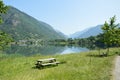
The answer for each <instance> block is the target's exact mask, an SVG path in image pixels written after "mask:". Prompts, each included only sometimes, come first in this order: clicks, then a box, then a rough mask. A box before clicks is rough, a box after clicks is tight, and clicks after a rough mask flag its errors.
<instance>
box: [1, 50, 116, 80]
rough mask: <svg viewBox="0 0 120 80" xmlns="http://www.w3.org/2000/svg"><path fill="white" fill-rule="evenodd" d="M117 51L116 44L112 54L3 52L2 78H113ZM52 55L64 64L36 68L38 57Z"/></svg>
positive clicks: (18, 79)
mask: <svg viewBox="0 0 120 80" xmlns="http://www.w3.org/2000/svg"><path fill="white" fill-rule="evenodd" d="M102 51H103V52H104V51H105V50H102ZM116 51H117V49H115V48H114V49H110V54H109V56H108V57H100V56H99V55H98V51H90V52H84V53H80V54H67V55H54V56H41V55H34V56H31V57H25V56H20V55H18V54H13V55H8V54H0V80H110V78H112V72H111V71H112V69H113V61H114V58H115V55H114V54H115V52H116ZM50 57H55V58H56V59H57V60H58V61H60V62H62V64H59V65H58V66H55V67H46V68H44V69H36V68H35V63H36V60H37V59H42V58H50Z"/></svg>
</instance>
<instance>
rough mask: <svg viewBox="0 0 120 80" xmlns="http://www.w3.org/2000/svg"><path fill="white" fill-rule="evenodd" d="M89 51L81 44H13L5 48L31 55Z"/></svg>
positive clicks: (6, 51)
mask: <svg viewBox="0 0 120 80" xmlns="http://www.w3.org/2000/svg"><path fill="white" fill-rule="evenodd" d="M85 51H89V49H87V48H82V47H79V46H55V45H25V44H22V45H11V47H10V48H8V49H6V50H5V53H7V54H21V55H25V56H31V55H35V54H41V55H55V54H70V53H76V52H77V53H80V52H85Z"/></svg>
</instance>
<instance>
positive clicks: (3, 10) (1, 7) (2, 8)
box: [0, 0, 8, 23]
mask: <svg viewBox="0 0 120 80" xmlns="http://www.w3.org/2000/svg"><path fill="white" fill-rule="evenodd" d="M7 10H8V6H6V5H5V4H4V3H3V1H1V0H0V23H2V18H1V15H2V14H3V13H6V11H7Z"/></svg>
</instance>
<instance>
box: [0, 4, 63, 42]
mask: <svg viewBox="0 0 120 80" xmlns="http://www.w3.org/2000/svg"><path fill="white" fill-rule="evenodd" d="M2 18H3V21H4V23H2V24H1V25H0V30H2V31H4V32H6V33H8V34H10V35H11V36H12V37H13V38H14V39H15V40H21V39H31V38H34V39H44V40H51V39H61V38H62V39H63V38H65V36H63V35H62V34H59V33H58V32H56V31H55V30H54V29H53V28H52V26H50V25H49V24H47V23H45V22H42V21H39V20H37V19H35V18H34V17H32V16H30V15H28V14H26V13H24V12H22V11H20V10H18V9H16V8H14V7H12V6H10V9H9V10H8V12H7V14H4V15H2Z"/></svg>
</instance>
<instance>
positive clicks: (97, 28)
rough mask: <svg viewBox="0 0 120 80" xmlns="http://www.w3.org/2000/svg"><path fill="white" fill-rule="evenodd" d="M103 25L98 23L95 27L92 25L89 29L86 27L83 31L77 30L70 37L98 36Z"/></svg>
mask: <svg viewBox="0 0 120 80" xmlns="http://www.w3.org/2000/svg"><path fill="white" fill-rule="evenodd" d="M101 26H102V25H97V26H95V27H91V28H89V29H85V30H83V31H80V32H76V33H74V34H72V35H71V36H70V38H87V37H90V36H96V35H98V34H100V33H102V29H101Z"/></svg>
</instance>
